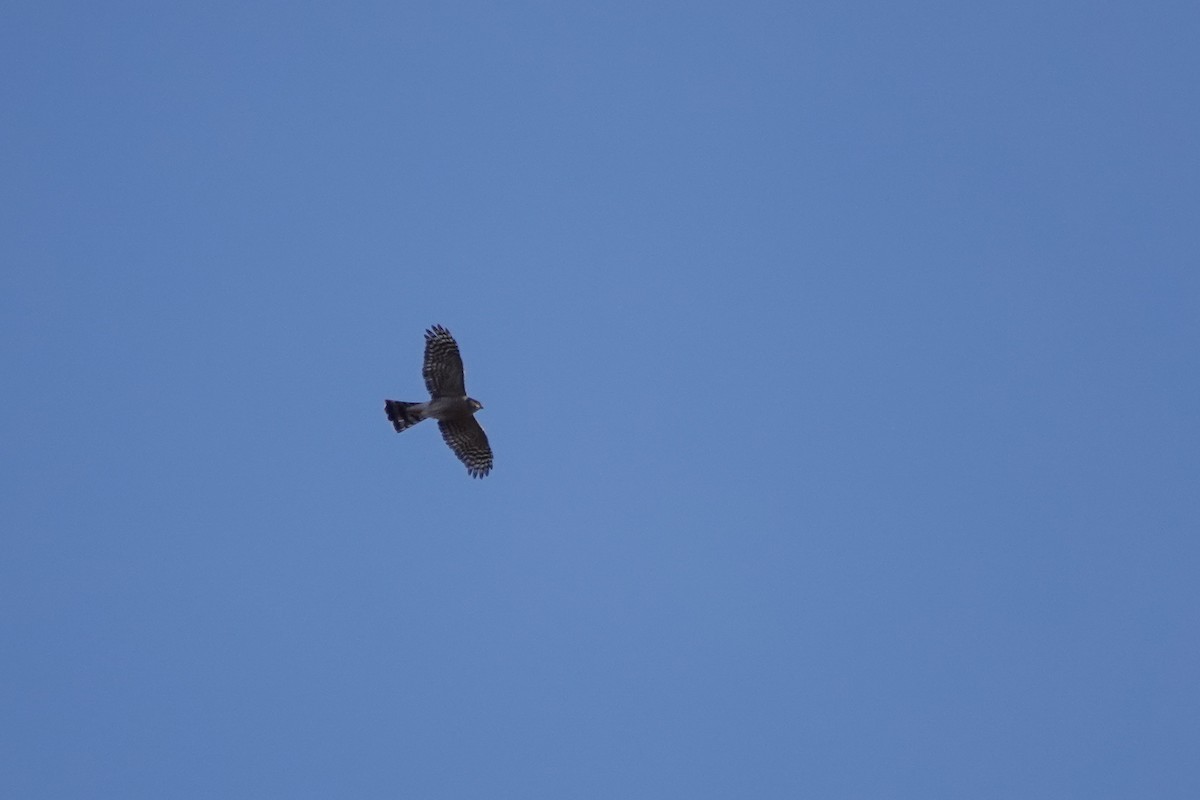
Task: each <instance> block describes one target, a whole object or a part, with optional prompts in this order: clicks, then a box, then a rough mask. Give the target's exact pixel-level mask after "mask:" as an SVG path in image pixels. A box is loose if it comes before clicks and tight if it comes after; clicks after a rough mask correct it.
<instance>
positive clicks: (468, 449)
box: [383, 325, 492, 478]
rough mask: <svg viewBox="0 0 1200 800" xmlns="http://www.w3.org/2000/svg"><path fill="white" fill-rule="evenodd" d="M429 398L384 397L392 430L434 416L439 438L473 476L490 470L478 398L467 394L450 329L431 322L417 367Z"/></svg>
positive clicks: (488, 452)
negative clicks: (414, 400)
mask: <svg viewBox="0 0 1200 800" xmlns="http://www.w3.org/2000/svg"><path fill="white" fill-rule="evenodd" d="M421 374H422V375H423V376H424V377H425V388H427V389H428V390H429V395H430V397H429V400H428V401H427V402H424V403H406V402H404V401H401V400H384V401H383V409H384V411H385V412H386V413H387V417H388V419H389V420H390V421H391V423H392V427H394V428H395V429H396V432H397V433H399V432H400V431H403V430H407V429H408V428H410V427H412V426H413V425H416V424H417V423H418V422H420V421H421V420H424V419H436V420H437V421H438V428H439V429H440V430H441V432H442V439H443V440H445V442H446V444H447V445H449V446H450V449H451V450H453V451H454V454H455V455H456V456H458V458H459V460H460V461H462V462H463V464H465V465H466V467H467V472H468V473H470V475H471V477H473V478H482V477H483V476H484V475H487V474H488V473H489V472H491V470H492V448H491V446H490V445H489V444H488V440H487V434H486V433H484V432H483V428H482V427H480V425H479V422H478V420H476V419H475V412H476V411H478V410H479V409H481V408H483V404H482V403H480V402H479V401H478V400H475V399H473V398H471V397H467V390H466V386H465V376H464V372H463V365H462V356H460V355H459V352H458V343H457V342H455V341H454V337H453V336H451V335H450V331H448V330H446V329H445V328H443V327H442V326H441V325H434V326H433V327H432V328H430V329H429V330H427V331H425V363H424V366H423V367H422V369H421Z"/></svg>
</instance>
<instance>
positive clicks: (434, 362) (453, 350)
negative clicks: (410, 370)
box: [421, 325, 467, 397]
mask: <svg viewBox="0 0 1200 800" xmlns="http://www.w3.org/2000/svg"><path fill="white" fill-rule="evenodd" d="M421 374H422V375H423V376H424V377H425V388H427V389H428V390H429V394H430V395H432V396H433V397H462V396H463V395H465V394H466V393H467V388H466V379H465V378H464V376H463V363H462V356H461V355H459V353H458V342H456V341H454V337H453V336H451V335H450V331H448V330H446V329H445V328H443V327H442V326H441V325H434V326H433V327H432V328H430V329H429V330H427V331H425V364H424V366H422V367H421Z"/></svg>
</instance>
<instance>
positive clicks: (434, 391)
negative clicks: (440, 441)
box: [421, 325, 487, 444]
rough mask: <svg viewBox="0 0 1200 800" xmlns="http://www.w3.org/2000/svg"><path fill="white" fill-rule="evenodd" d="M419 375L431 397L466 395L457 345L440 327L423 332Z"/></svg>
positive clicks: (448, 333)
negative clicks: (422, 364) (423, 360)
mask: <svg viewBox="0 0 1200 800" xmlns="http://www.w3.org/2000/svg"><path fill="white" fill-rule="evenodd" d="M421 374H422V375H423V376H424V377H425V388H426V389H428V390H429V394H430V395H432V396H433V397H462V396H464V395H465V394H466V393H467V389H466V379H465V378H464V377H463V363H462V356H461V355H459V352H458V343H457V342H456V341H454V337H453V336H451V335H450V331H448V330H446V329H445V328H443V327H442V326H441V325H434V326H433V327H432V328H430V329H429V330H427V331H425V364H424V366H422V367H421ZM476 427H478V426H476ZM480 433H482V431H480ZM486 443H487V440H486V438H485V440H484V444H486Z"/></svg>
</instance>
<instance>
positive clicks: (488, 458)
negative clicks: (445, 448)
mask: <svg viewBox="0 0 1200 800" xmlns="http://www.w3.org/2000/svg"><path fill="white" fill-rule="evenodd" d="M438 428H439V429H440V430H441V432H442V439H443V440H444V441H445V442H446V444H448V445H449V446H450V449H451V450H453V451H454V455H456V456H458V460H459V461H461V462H462V463H464V464H466V466H467V472H469V473H470V475H471V477H472V478H482V477H483V476H484V475H487V474H488V473H489V472H491V471H492V448H491V446H490V445H489V444H488V438H487V434H486V433H484V432H483V428H481V427H480V426H479V423H478V422H477V421H476V420H475V417H465V418H463V419H453V420H443V421H441V422H438Z"/></svg>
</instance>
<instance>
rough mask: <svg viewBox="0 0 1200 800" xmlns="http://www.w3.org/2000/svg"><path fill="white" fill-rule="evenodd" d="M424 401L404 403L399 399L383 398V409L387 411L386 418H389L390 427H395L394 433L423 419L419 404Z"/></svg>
mask: <svg viewBox="0 0 1200 800" xmlns="http://www.w3.org/2000/svg"><path fill="white" fill-rule="evenodd" d="M424 405H425V404H424V403H405V402H403V401H400V400H384V401H383V410H384V411H386V412H387V418H388V419H389V420H391V422H392V427H394V428H395V429H396V433H399V432H400V431H402V430H404V429H405V428H409V427H411V426H413V425H416V424H417V423H418V422H420V421H421V420H423V419H424V417H423V416H421V409H420V407H421V406H424Z"/></svg>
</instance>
